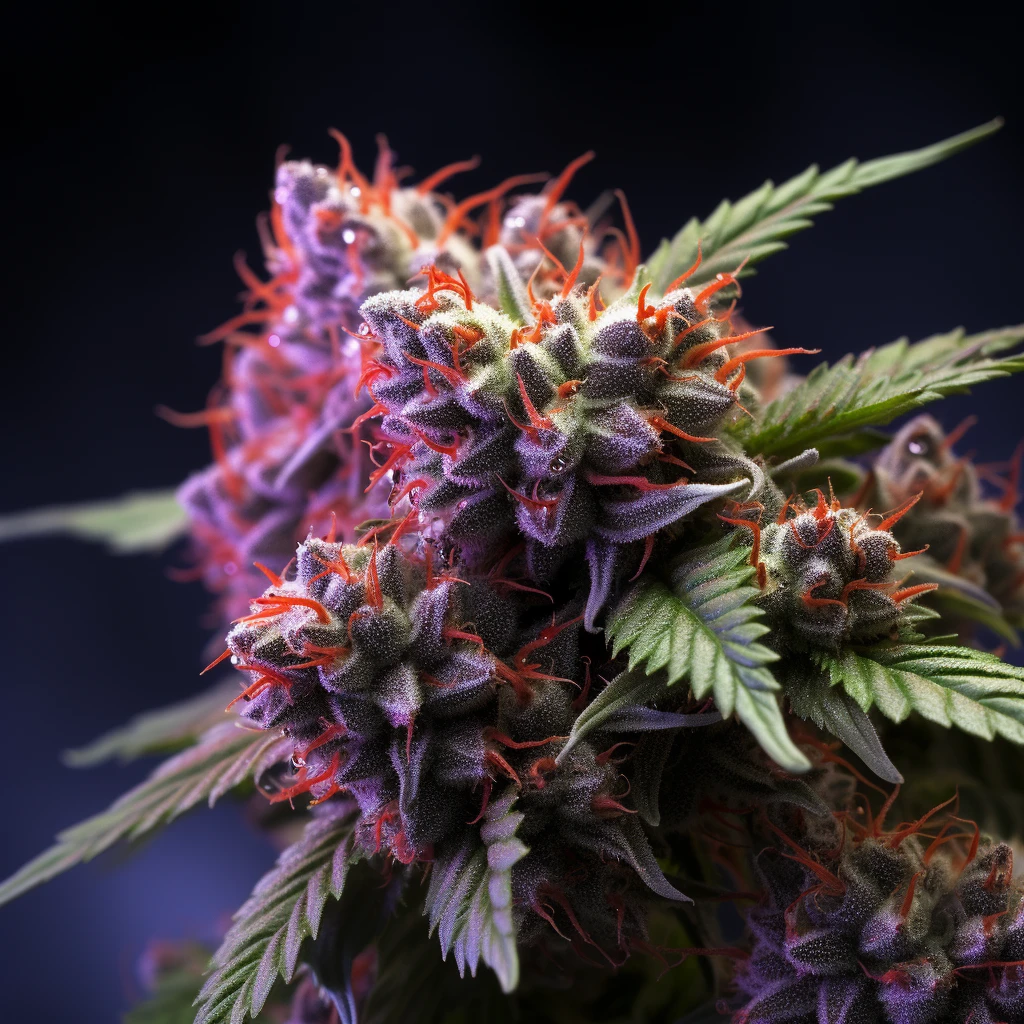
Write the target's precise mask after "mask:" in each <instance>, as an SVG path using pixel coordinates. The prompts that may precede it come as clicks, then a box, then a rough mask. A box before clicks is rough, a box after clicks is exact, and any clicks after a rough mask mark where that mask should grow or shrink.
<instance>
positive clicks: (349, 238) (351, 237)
mask: <svg viewBox="0 0 1024 1024" xmlns="http://www.w3.org/2000/svg"><path fill="white" fill-rule="evenodd" d="M341 240H342V241H343V242H344V243H345V244H346V245H351V244H352V243H353V242H354V241H355V240H356V233H355V232H354V231H353V230H352V229H351V228H345V230H344V231H342V233H341Z"/></svg>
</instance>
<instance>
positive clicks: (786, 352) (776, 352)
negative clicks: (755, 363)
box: [715, 327, 821, 384]
mask: <svg viewBox="0 0 1024 1024" xmlns="http://www.w3.org/2000/svg"><path fill="white" fill-rule="evenodd" d="M763 329H764V330H766V331H770V330H771V328H770V327H765V328H763ZM728 340H729V341H735V340H736V339H735V338H729V339H728ZM820 351H821V349H820V348H756V349H754V350H753V351H751V352H741V353H740V354H739V355H738V356H733V357H732V359H730V360H729V361H728V362H726V363H723V364H722V365H721V366H720V367H719V368H718V370H717V371H716V372H715V380H717V381H718V383H719V384H724V383H725V382H726V381H727V380H728V379H729V375H730V374H731V373H732V372H733V370H735V369H736V367H737V366H740V367H744V368H745V366H746V364H747V363H749V362H750V361H751V360H752V359H777V358H778V357H779V356H793V355H808V356H811V355H816V354H817V353H819V352H820Z"/></svg>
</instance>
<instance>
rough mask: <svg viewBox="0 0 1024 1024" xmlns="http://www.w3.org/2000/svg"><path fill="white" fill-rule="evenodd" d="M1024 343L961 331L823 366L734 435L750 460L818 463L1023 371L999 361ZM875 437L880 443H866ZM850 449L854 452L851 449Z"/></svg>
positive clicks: (1020, 328)
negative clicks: (810, 453)
mask: <svg viewBox="0 0 1024 1024" xmlns="http://www.w3.org/2000/svg"><path fill="white" fill-rule="evenodd" d="M1021 341H1024V324H1021V325H1017V326H1014V327H1004V328H1001V329H999V330H994V331H987V332H985V333H984V334H975V335H971V336H969V337H968V336H967V335H966V334H965V332H964V331H963V330H962V329H959V328H958V329H957V330H955V331H951V332H950V333H948V334H941V335H936V336H934V337H932V338H927V339H925V340H924V341H919V342H917V343H916V344H914V345H911V344H908V342H907V341H906V340H905V339H901V340H900V341H894V342H892V344H889V345H885V346H883V347H882V348H879V349H869V350H868V351H867V352H864V353H863V354H862V355H860V356H859V357H858V358H857V359H854V357H853V356H844V357H843V358H842V359H840V360H839V362H837V363H835V364H834V365H833V366H829V365H828V364H827V363H822V364H821V365H820V366H818V367H817V368H816V369H814V370H813V371H812V372H811V373H810V375H809V376H807V377H806V378H805V379H804V380H803V381H801V382H800V383H799V384H798V385H797V386H796V387H795V388H793V389H792V390H790V391H788V392H787V393H786V394H785V395H783V396H782V397H781V398H778V399H776V400H775V401H774V402H772V403H771V404H770V405H768V406H767V407H766V408H765V409H764V410H763V411H762V412H761V414H760V415H759V416H758V417H757V419H756V420H747V421H745V422H744V423H742V424H739V429H738V431H737V435H738V436H739V437H740V439H741V440H742V442H743V445H744V447H745V449H746V450H747V451H748V452H750V453H751V454H761V455H766V456H768V455H771V456H775V457H779V458H786V457H788V456H791V455H796V454H798V453H800V452H802V451H803V450H804V449H805V448H809V447H816V448H818V449H819V450H820V451H821V453H822V455H823V456H831V455H836V454H839V453H840V452H841V451H844V450H850V448H851V442H852V440H853V439H855V438H857V437H859V436H861V435H862V434H864V432H865V431H867V430H868V429H869V428H874V427H878V426H884V425H885V424H886V423H890V422H891V421H892V420H894V419H895V418H896V417H897V416H902V415H904V414H905V413H908V412H912V411H914V410H915V409H917V408H919V407H920V406H922V405H925V404H927V403H928V402H934V401H936V400H937V399H939V398H944V397H945V396H946V395H951V394H954V393H956V392H961V391H966V390H967V389H968V388H970V387H971V386H972V385H974V384H980V383H983V382H984V381H988V380H993V379H995V378H997V377H1006V376H1009V375H1010V374H1011V373H1019V372H1020V371H1021V370H1024V355H1022V354H1019V353H1018V354H1014V355H1009V356H1004V355H1000V354H1001V353H1004V352H1006V351H1008V350H1010V349H1012V348H1014V347H1016V346H1017V345H1019V344H1020V342H1021ZM870 436H876V437H877V435H869V437H870ZM853 447H854V449H855V448H856V446H855V445H854V446H853Z"/></svg>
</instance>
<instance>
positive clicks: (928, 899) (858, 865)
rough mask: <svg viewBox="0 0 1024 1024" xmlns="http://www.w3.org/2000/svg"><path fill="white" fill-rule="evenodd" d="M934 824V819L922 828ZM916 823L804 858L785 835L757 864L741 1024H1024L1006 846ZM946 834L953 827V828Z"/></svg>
mask: <svg viewBox="0 0 1024 1024" xmlns="http://www.w3.org/2000/svg"><path fill="white" fill-rule="evenodd" d="M927 817H930V815H928V816H926V818H927ZM924 823H925V819H922V820H921V821H918V822H913V823H909V824H907V825H903V826H900V828H898V829H897V830H895V831H893V832H890V833H883V832H882V831H881V829H880V822H874V823H872V826H871V827H867V828H866V827H865V826H863V825H856V824H855V823H854V822H853V821H852V820H847V828H848V829H849V830H850V831H851V833H852V834H847V832H846V830H844V829H839V828H837V829H835V830H834V834H833V835H831V836H830V837H828V838H830V839H832V840H833V841H836V844H835V846H834V847H832V848H831V849H830V848H828V847H826V846H825V845H824V842H823V840H824V837H822V841H821V842H820V843H819V844H815V845H814V846H813V848H812V849H810V850H805V849H803V848H802V847H801V846H800V845H799V844H797V843H796V842H795V841H794V840H792V839H791V838H790V837H789V836H788V835H786V834H785V833H784V832H782V831H781V830H777V834H778V837H779V839H780V840H781V841H782V844H783V845H782V846H781V847H780V848H779V849H769V850H766V851H764V852H763V853H762V854H761V855H760V856H759V857H758V859H757V867H758V871H759V873H760V875H761V878H762V880H763V882H764V885H765V887H766V891H767V902H766V904H765V905H764V906H762V907H760V908H757V909H755V910H753V911H752V912H751V914H750V918H749V926H750V929H751V932H752V934H753V950H752V953H751V956H750V958H749V960H747V961H746V962H745V963H743V964H742V965H741V967H740V969H739V970H738V972H737V984H738V986H739V988H740V991H741V992H742V993H743V994H744V995H745V996H746V997H747V998H748V999H749V1002H747V1003H746V1005H745V1006H744V1007H743V1009H742V1010H741V1011H740V1012H739V1013H738V1014H737V1015H736V1017H735V1021H736V1022H737V1024H777V1022H782V1021H787V1022H795V1021H800V1022H807V1024H854V1022H856V1024H862V1022H863V1024H867V1022H878V1024H882V1022H889V1024H939V1022H945V1021H958V1022H959V1021H963V1022H967V1021H971V1022H974V1021H992V1022H994V1021H1006V1022H1019V1021H1021V1020H1024V968H1022V966H1021V964H1022V962H1024V900H1022V892H1021V888H1020V886H1019V885H1015V884H1014V882H1013V879H1012V875H1013V854H1012V852H1011V850H1010V848H1009V846H1007V845H1006V844H1005V843H996V844H993V843H989V842H985V843H982V844H981V845H980V846H979V844H978V837H977V833H975V835H974V838H973V841H970V842H968V841H967V840H966V839H965V840H964V843H963V845H964V846H966V847H967V849H966V852H965V853H964V854H963V856H959V855H955V854H953V853H951V852H950V846H949V845H948V844H949V842H950V840H953V839H955V838H957V837H956V835H955V834H954V833H950V831H949V827H948V825H947V827H946V828H943V829H942V830H941V831H940V832H939V834H938V835H937V836H935V837H934V838H933V839H932V840H931V842H930V843H929V844H928V845H927V846H924V845H923V844H922V843H921V842H920V841H919V840H918V839H917V838H916V836H917V835H918V830H919V829H920V828H921V827H922V825H924ZM950 824H951V823H950Z"/></svg>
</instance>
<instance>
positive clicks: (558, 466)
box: [548, 455, 569, 473]
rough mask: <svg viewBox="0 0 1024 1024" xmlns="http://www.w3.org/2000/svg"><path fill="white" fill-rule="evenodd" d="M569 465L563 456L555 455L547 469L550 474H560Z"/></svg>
mask: <svg viewBox="0 0 1024 1024" xmlns="http://www.w3.org/2000/svg"><path fill="white" fill-rule="evenodd" d="M568 465H569V460H568V459H567V458H566V457H565V456H564V455H556V456H555V457H554V458H553V459H552V460H551V465H550V466H548V469H549V470H550V471H551V472H552V473H561V472H562V471H563V470H564V469H565V468H566V467H567V466H568Z"/></svg>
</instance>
